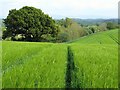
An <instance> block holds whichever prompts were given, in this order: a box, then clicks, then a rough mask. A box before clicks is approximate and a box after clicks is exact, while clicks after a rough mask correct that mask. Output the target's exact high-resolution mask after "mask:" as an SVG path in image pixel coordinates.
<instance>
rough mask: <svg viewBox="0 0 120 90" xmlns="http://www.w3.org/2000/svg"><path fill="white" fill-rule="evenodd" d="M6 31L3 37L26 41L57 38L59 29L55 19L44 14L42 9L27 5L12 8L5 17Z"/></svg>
mask: <svg viewBox="0 0 120 90" xmlns="http://www.w3.org/2000/svg"><path fill="white" fill-rule="evenodd" d="M4 23H5V26H6V31H4V32H3V39H5V38H8V37H11V39H12V40H16V38H15V37H16V36H18V35H20V36H21V38H20V40H24V41H50V40H55V39H56V37H57V35H58V32H59V29H58V26H57V25H56V24H55V21H54V20H53V19H52V18H51V17H49V16H48V15H47V14H44V13H43V12H42V10H40V9H37V8H34V7H29V6H25V7H23V8H21V9H19V10H16V9H12V10H10V11H9V14H8V16H7V18H6V19H4Z"/></svg>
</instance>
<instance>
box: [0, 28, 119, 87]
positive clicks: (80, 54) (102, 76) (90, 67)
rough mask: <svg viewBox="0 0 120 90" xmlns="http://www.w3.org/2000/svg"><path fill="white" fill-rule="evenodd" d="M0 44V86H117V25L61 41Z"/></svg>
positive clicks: (5, 42) (7, 42)
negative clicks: (114, 27)
mask: <svg viewBox="0 0 120 90" xmlns="http://www.w3.org/2000/svg"><path fill="white" fill-rule="evenodd" d="M1 44H2V48H1V50H0V51H2V88H13V87H14V88H118V45H119V40H118V29H114V30H108V31H103V32H97V33H94V34H90V35H87V36H84V37H81V38H79V39H76V40H72V41H70V42H65V43H49V42H22V41H19V42H17V41H2V42H1ZM21 52H22V53H21ZM0 81H1V80H0Z"/></svg>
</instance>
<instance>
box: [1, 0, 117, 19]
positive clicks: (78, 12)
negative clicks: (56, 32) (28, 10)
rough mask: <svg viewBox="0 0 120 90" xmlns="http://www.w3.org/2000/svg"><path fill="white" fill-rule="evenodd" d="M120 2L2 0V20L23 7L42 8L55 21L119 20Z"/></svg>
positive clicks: (110, 0) (104, 0) (111, 0)
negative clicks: (69, 19) (75, 19)
mask: <svg viewBox="0 0 120 90" xmlns="http://www.w3.org/2000/svg"><path fill="white" fill-rule="evenodd" d="M118 1H119V0H0V12H2V13H0V18H5V17H6V16H7V15H8V12H9V10H10V9H15V8H16V9H19V8H22V7H23V6H33V7H36V8H40V9H41V10H42V11H43V12H45V13H46V14H49V15H50V16H51V17H53V18H54V19H60V18H65V17H70V18H82V19H85V18H86V19H87V18H92V19H96V18H117V17H118Z"/></svg>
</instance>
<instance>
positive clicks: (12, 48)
mask: <svg viewBox="0 0 120 90" xmlns="http://www.w3.org/2000/svg"><path fill="white" fill-rule="evenodd" d="M56 52H57V53H56ZM66 59H67V48H66V45H62V44H61V45H57V44H50V43H23V42H19V43H18V42H3V65H2V66H3V77H2V82H3V84H2V86H3V88H10V87H15V88H29V87H31V88H35V87H36V88H49V87H50V88H52V87H54V88H60V87H65V72H66V61H67V60H66ZM6 81H7V82H6Z"/></svg>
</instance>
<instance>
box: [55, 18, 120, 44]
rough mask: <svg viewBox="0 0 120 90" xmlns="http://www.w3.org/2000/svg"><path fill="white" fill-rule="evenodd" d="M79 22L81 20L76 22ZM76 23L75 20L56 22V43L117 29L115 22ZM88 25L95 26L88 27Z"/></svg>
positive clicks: (67, 19)
mask: <svg viewBox="0 0 120 90" xmlns="http://www.w3.org/2000/svg"><path fill="white" fill-rule="evenodd" d="M79 20H81V19H78V21H79ZM78 21H77V19H70V18H66V19H61V20H56V23H57V24H58V25H59V28H60V33H59V35H58V42H66V41H70V40H74V39H77V38H79V37H82V36H86V35H89V34H92V33H96V32H100V31H106V30H111V29H116V28H118V27H119V26H118V23H117V21H116V20H96V21H95V20H93V21H94V22H93V21H92V19H90V20H88V22H87V21H86V22H87V23H88V24H87V23H86V24H83V23H82V21H80V22H78ZM97 21H98V22H97ZM100 21H101V22H100ZM104 21H105V22H104ZM90 23H95V24H91V25H90Z"/></svg>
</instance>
